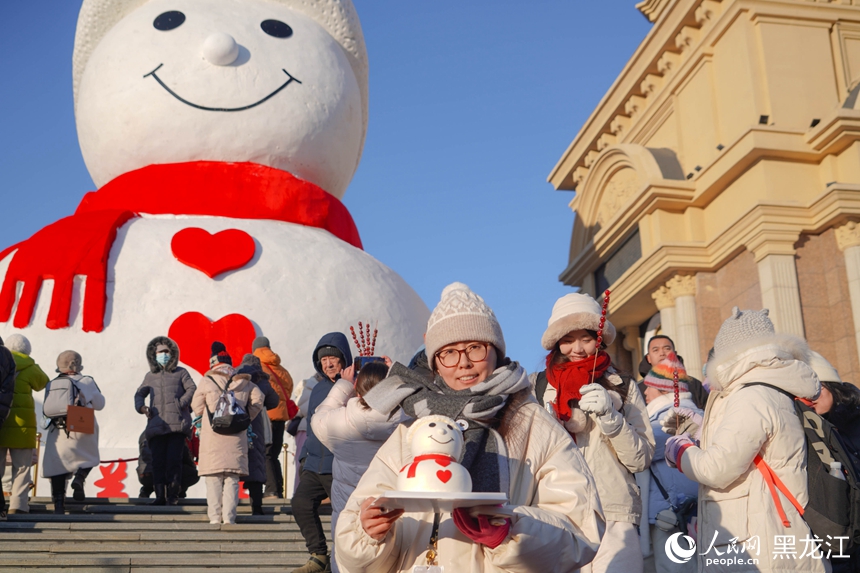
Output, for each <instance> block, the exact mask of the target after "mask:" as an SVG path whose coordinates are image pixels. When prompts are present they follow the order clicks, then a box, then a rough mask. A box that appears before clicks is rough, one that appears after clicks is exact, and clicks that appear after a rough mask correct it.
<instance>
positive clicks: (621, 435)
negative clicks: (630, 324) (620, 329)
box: [533, 293, 654, 573]
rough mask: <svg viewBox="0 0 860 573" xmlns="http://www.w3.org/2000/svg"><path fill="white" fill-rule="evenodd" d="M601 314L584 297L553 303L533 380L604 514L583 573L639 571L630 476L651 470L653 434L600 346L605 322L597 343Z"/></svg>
mask: <svg viewBox="0 0 860 573" xmlns="http://www.w3.org/2000/svg"><path fill="white" fill-rule="evenodd" d="M600 321H601V308H600V305H599V304H598V303H597V301H595V300H594V299H593V298H591V297H590V296H588V295H587V294H582V293H571V294H567V295H565V296H563V297H561V298H560V299H558V301H556V303H555V305H554V306H553V308H552V315H551V316H550V319H549V323H548V326H547V329H546V331H545V332H544V334H543V337H542V339H541V344H542V345H543V347H544V349H546V350H548V351H549V354H547V357H546V371H544V372H540V373H539V374H537V375H535V376H534V377H533V380H534V392H535V396H536V397H537V399H538V401H539V402H540V403H541V404H543V405H545V407H546V409H547V410H549V411H550V412H551V413H553V414H554V416H555V417H556V419H557V420H558V421H559V422H560V423H561V424H562V425H564V427H565V429H567V431H568V432H569V433H570V435H571V436H573V439H574V440H575V441H576V444H577V446H579V449H580V451H581V452H582V455H583V456H585V461H586V462H588V467H589V468H591V471H592V473H593V474H594V479H595V481H596V482H597V490H598V492H599V493H600V501H601V504H602V505H603V511H604V514H605V515H606V534H605V535H604V537H603V541H602V542H601V544H600V550H599V551H598V552H597V556H596V557H595V558H594V561H593V562H592V563H591V564H589V565H587V566H586V567H584V568H583V569H582V571H584V572H588V573H591V572H594V573H597V572H603V571H626V572H629V573H636V572H641V571H642V570H643V567H644V563H643V557H642V552H641V550H640V547H639V535H638V532H637V527H638V526H639V524H640V521H641V519H642V498H641V497H640V492H639V488H638V487H637V485H636V480H635V478H634V476H633V474H634V473H636V472H641V471H643V470H645V469H647V468H648V467H649V466H650V465H651V457H652V456H653V455H654V433H653V431H652V430H651V422H650V420H649V419H648V412H647V410H646V407H645V400H644V399H643V398H642V395H641V394H640V393H639V389H638V388H637V386H636V383H635V382H634V381H633V379H632V378H629V377H627V376H621V375H620V374H619V373H618V371H617V370H616V369H615V368H614V367H613V366H612V362H611V360H610V358H609V355H608V354H607V353H606V346H607V345H609V344H612V342H613V341H614V340H615V327H614V326H613V325H612V323H611V322H609V321H608V320H607V321H606V322H605V326H604V329H603V342H602V343H599V342H598V340H597V331H598V330H599V329H600Z"/></svg>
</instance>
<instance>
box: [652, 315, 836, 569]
mask: <svg viewBox="0 0 860 573" xmlns="http://www.w3.org/2000/svg"><path fill="white" fill-rule="evenodd" d="M808 361H809V347H808V346H807V345H806V342H804V341H803V340H801V339H799V338H796V337H793V336H790V335H786V334H777V333H776V332H775V330H774V327H773V323H772V322H771V320H770V318H768V310H767V309H763V310H743V311H742V310H740V309H739V308H738V307H734V308H733V309H732V314H731V316H730V317H729V318H727V319H726V321H725V322H723V324H722V326H721V327H720V330H719V332H718V333H717V337H716V339H715V340H714V358H713V360H711V361H710V362H709V363H708V379H709V380H710V381H711V396H710V398H709V400H708V406H707V409H706V410H705V416H704V421H703V422H702V427H701V438H700V440H699V443H698V445H697V444H696V441H694V436H691V435H690V433H692V432H693V430H692V429H691V430H690V432H689V433H685V434H682V435H679V436H673V437H671V438H669V439H668V440H667V441H666V462H667V463H668V464H669V466H670V467H677V468H678V469H679V470H681V471H682V472H683V473H684V475H685V476H687V477H688V478H690V479H692V480H694V481H696V482H698V483H699V484H700V486H699V520H698V540H697V547H698V548H699V550H698V553H699V567H700V570H704V567H705V565H707V571H711V572H718V573H720V572H729V571H731V572H732V573H739V572H750V573H751V572H753V571H755V572H761V573H767V572H771V571H780V572H786V571H805V572H819V571H830V566H829V563H828V562H827V561H826V560H825V559H822V558H821V557H820V554H819V557H818V558H816V557H814V556H813V555H812V554H811V553H812V552H804V551H802V548H803V544H802V543H801V540H803V539H805V538H808V537H809V536H810V535H811V531H810V529H809V526H808V525H807V524H806V522H805V521H804V520H803V517H802V516H801V515H800V514H799V513H798V512H797V510H796V509H795V508H794V506H793V505H792V504H791V503H789V502H788V500H786V499H785V497H782V496H780V505H781V506H782V510H783V511H784V512H785V518H783V517H781V516H780V514H779V510H778V508H777V505H776V503H775V501H774V498H773V497H772V496H771V493H770V491H769V489H768V485H767V483H766V481H765V478H764V474H763V473H762V471H759V470H758V469H757V468H756V465H755V460H756V456H761V459H762V460H763V461H764V463H765V464H767V466H768V467H769V468H770V470H771V471H772V472H773V474H775V476H776V477H777V478H778V479H779V480H780V481H781V482H782V483H783V484H785V486H786V487H787V488H788V490H789V491H790V492H792V494H793V495H794V497H795V498H796V499H797V501H798V502H799V503H800V506H801V507H805V506H806V504H807V501H808V491H807V477H806V441H805V439H804V432H803V428H802V427H801V424H800V421H799V420H798V419H797V414H796V413H795V409H794V402H793V400H792V399H791V398H790V397H789V396H787V395H785V394H783V393H782V392H780V391H778V390H777V389H782V390H784V391H785V392H787V393H788V394H791V395H793V396H796V397H798V398H804V399H807V400H815V399H816V398H818V395H819V393H820V391H821V384H820V382H819V380H818V377H817V376H816V375H815V372H814V371H813V370H812V368H810V367H809V365H808V363H807V362H808ZM762 384H768V385H770V386H775V387H776V388H769V387H767V386H764V385H762ZM789 538H790V539H794V540H797V544H798V545H797V547H796V549H797V551H796V552H795V553H794V554H793V555H791V558H790V559H775V558H774V555H775V554H776V553H777V547H776V546H775V543H777V542H778V540H779V539H789ZM741 547H746V548H747V551H746V552H747V554H748V556H749V557H750V558H758V563H757V564H746V565H743V564H739V563H736V564H726V563H725V562H723V563H722V564H721V563H720V560H719V558H718V556H719V555H725V554H726V553H727V552H728V551H731V550H732V548H741ZM708 559H715V560H716V561H715V562H708V561H707V560H708Z"/></svg>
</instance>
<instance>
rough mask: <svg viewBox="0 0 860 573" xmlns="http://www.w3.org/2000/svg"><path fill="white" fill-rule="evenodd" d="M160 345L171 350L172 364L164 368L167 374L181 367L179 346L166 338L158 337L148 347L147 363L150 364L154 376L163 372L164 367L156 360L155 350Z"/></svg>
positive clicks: (169, 363)
mask: <svg viewBox="0 0 860 573" xmlns="http://www.w3.org/2000/svg"><path fill="white" fill-rule="evenodd" d="M159 344H163V345H165V346H167V347H168V348H169V349H170V362H168V363H167V365H166V366H164V368H163V370H164V371H165V372H173V371H174V370H176V367H177V366H178V365H179V346H177V344H176V343H175V342H173V340H171V339H170V338H167V337H166V336H156V337H155V338H153V339H152V340H150V341H149V344H147V345H146V361H147V362H149V370H150V371H151V372H152V373H153V374H157V373H159V372H161V370H162V366H161V364H159V363H158V362H156V360H155V349H156V348H158V345H159Z"/></svg>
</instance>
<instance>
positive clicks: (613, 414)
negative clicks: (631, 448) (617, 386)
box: [579, 384, 624, 435]
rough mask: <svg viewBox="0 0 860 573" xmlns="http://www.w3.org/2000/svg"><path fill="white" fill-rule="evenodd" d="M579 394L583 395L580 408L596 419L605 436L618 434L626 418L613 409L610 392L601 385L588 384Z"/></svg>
mask: <svg viewBox="0 0 860 573" xmlns="http://www.w3.org/2000/svg"><path fill="white" fill-rule="evenodd" d="M579 392H580V394H582V399H580V401H579V408H580V409H581V410H582V411H583V412H588V413H589V414H591V415H592V417H594V422H595V423H596V424H597V426H598V427H599V428H600V431H602V432H603V433H604V434H607V435H613V434H616V433H617V432H618V430H620V429H621V426H622V425H623V424H624V416H622V415H621V414H620V413H619V412H618V411H617V410H615V408H613V404H612V397H611V396H610V395H609V392H607V391H606V389H605V388H604V387H603V386H601V385H600V384H588V385H586V386H583V387H582V388H581V389H580V391H579Z"/></svg>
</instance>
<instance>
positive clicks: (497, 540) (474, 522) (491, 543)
mask: <svg viewBox="0 0 860 573" xmlns="http://www.w3.org/2000/svg"><path fill="white" fill-rule="evenodd" d="M454 525H456V526H457V529H459V530H460V531H461V532H462V533H463V535H465V536H466V537H468V538H469V539H471V540H472V541H474V542H475V543H480V544H481V545H486V546H487V547H489V548H490V549H495V548H496V547H498V546H499V545H501V544H502V541H504V540H505V538H506V537H507V536H508V533H509V532H510V530H511V520H510V519H507V518H506V519H505V523H504V525H493V524H491V523H490V518H489V516H486V515H479V516H478V518H477V519H475V518H474V517H472V516H471V515H469V510H468V509H465V508H462V507H458V508H457V509H455V510H454Z"/></svg>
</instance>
